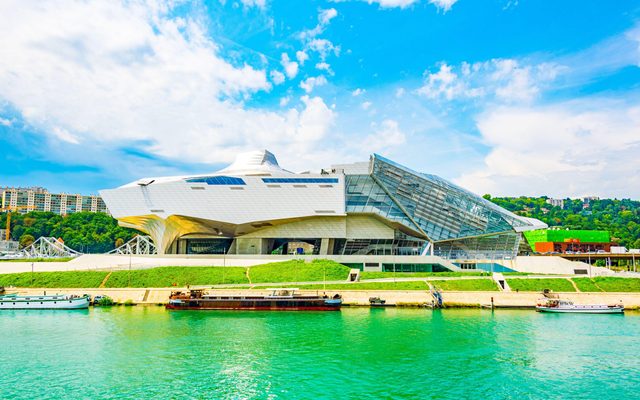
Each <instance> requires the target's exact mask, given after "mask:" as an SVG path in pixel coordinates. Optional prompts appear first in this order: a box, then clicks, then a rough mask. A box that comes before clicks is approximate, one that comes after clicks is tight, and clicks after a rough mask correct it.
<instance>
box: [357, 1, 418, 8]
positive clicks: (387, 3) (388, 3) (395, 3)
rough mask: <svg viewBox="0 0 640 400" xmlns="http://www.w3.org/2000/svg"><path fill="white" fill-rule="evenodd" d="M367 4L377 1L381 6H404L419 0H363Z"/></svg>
mask: <svg viewBox="0 0 640 400" xmlns="http://www.w3.org/2000/svg"><path fill="white" fill-rule="evenodd" d="M365 1H366V2H367V3H369V4H373V3H377V4H378V5H379V6H380V7H381V8H395V7H399V8H406V7H409V6H411V5H413V4H414V3H417V2H419V1H420V0H365Z"/></svg>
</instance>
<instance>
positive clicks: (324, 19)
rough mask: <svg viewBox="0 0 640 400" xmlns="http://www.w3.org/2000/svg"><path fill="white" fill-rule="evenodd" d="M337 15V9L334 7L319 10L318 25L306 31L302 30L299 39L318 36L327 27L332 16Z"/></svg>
mask: <svg viewBox="0 0 640 400" xmlns="http://www.w3.org/2000/svg"><path fill="white" fill-rule="evenodd" d="M337 15H338V11H336V9H335V8H330V9H328V10H319V12H318V25H316V26H315V28H313V29H309V30H306V31H302V32H300V34H299V37H300V39H302V40H309V39H313V38H314V37H316V36H318V35H319V34H321V33H322V32H324V30H325V29H326V28H327V26H328V25H329V23H330V22H331V20H332V19H333V18H335V17H336V16H337Z"/></svg>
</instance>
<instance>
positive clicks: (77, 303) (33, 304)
mask: <svg viewBox="0 0 640 400" xmlns="http://www.w3.org/2000/svg"><path fill="white" fill-rule="evenodd" d="M89 302H90V299H89V296H75V295H66V294H56V295H52V296H46V295H29V296H19V295H17V294H9V295H3V296H0V310H29V309H34V310H76V309H80V308H89Z"/></svg>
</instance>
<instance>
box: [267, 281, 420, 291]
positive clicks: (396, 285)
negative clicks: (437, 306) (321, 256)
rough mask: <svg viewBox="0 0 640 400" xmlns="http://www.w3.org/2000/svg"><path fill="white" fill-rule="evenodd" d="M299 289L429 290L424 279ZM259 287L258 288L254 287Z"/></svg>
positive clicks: (304, 286)
mask: <svg viewBox="0 0 640 400" xmlns="http://www.w3.org/2000/svg"><path fill="white" fill-rule="evenodd" d="M298 288H299V289H313V290H322V289H324V288H326V289H327V290H429V286H427V284H426V282H424V281H408V282H407V281H401V282H354V283H341V284H335V283H334V284H327V285H324V284H314V285H299V286H298ZM256 289H259V288H256Z"/></svg>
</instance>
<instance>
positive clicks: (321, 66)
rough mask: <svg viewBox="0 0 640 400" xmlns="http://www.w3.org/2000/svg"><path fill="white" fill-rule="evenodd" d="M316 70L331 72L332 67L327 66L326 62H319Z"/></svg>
mask: <svg viewBox="0 0 640 400" xmlns="http://www.w3.org/2000/svg"><path fill="white" fill-rule="evenodd" d="M316 69H319V70H321V71H329V72H331V65H329V64H327V63H326V62H319V63H317V64H316Z"/></svg>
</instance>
